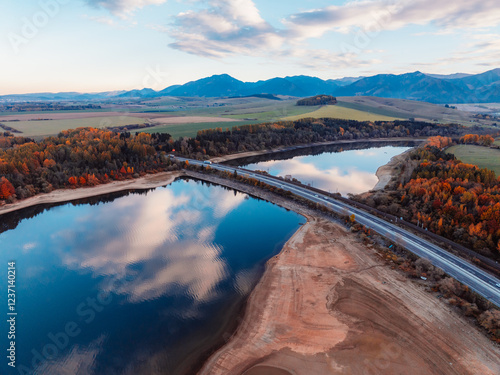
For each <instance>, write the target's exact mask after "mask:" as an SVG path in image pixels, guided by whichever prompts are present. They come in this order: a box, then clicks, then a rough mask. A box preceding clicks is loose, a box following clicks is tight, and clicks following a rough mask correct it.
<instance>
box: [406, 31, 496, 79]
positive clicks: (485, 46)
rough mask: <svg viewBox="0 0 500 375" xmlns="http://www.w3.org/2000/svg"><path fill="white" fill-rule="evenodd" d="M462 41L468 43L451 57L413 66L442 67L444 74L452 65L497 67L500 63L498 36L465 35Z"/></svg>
mask: <svg viewBox="0 0 500 375" xmlns="http://www.w3.org/2000/svg"><path fill="white" fill-rule="evenodd" d="M464 40H468V42H467V43H464V44H463V45H462V47H461V48H460V49H459V50H457V51H455V52H454V53H452V54H451V56H449V57H444V58H440V59H438V60H437V61H432V62H426V63H417V64H415V65H418V66H426V67H432V68H439V67H444V68H445V69H443V72H446V71H447V69H448V68H449V66H450V65H452V64H464V63H468V64H475V65H477V66H480V67H488V68H493V67H498V61H500V34H473V35H466V36H465V37H464Z"/></svg>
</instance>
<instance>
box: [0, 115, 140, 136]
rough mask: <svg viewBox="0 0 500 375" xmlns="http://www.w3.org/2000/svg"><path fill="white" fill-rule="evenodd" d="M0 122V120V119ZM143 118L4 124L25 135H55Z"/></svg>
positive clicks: (95, 118) (122, 117)
mask: <svg viewBox="0 0 500 375" xmlns="http://www.w3.org/2000/svg"><path fill="white" fill-rule="evenodd" d="M0 122H1V121H0ZM144 122H145V120H144V119H143V118H139V117H127V116H112V117H90V118H78V119H68V120H47V121H10V122H5V125H7V126H10V127H11V128H14V129H17V130H19V131H22V132H23V133H22V134H18V135H23V136H26V137H40V136H48V135H55V134H57V133H59V132H60V131H61V130H67V129H75V128H80V127H87V126H89V127H94V128H106V127H109V126H124V125H132V124H144Z"/></svg>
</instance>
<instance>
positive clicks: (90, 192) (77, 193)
mask: <svg viewBox="0 0 500 375" xmlns="http://www.w3.org/2000/svg"><path fill="white" fill-rule="evenodd" d="M183 175H184V173H183V172H179V171H175V172H160V173H156V174H148V175H146V176H144V177H139V178H136V179H133V180H125V181H113V182H110V183H108V184H102V185H97V186H90V187H80V188H76V189H57V190H54V191H51V192H50V193H43V194H38V195H35V196H33V197H30V198H26V199H22V200H19V201H16V202H14V203H10V204H6V205H4V206H1V207H0V215H3V214H6V213H9V212H13V211H17V210H22V209H23V208H27V207H31V206H36V205H39V204H47V203H61V202H70V201H73V200H77V199H83V198H90V197H95V196H97V195H103V194H109V193H115V192H119V191H124V190H135V189H152V188H156V187H160V186H164V185H168V184H170V183H172V182H173V181H174V180H175V179H176V178H177V177H181V176H183Z"/></svg>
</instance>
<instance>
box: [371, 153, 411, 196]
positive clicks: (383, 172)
mask: <svg viewBox="0 0 500 375" xmlns="http://www.w3.org/2000/svg"><path fill="white" fill-rule="evenodd" d="M412 150H413V148H411V149H409V150H407V151H405V152H403V153H402V154H399V155H395V156H393V157H392V158H391V160H389V162H388V163H387V164H385V165H382V166H380V167H378V169H377V172H375V175H376V176H377V178H378V182H377V184H376V185H375V186H374V187H373V189H371V191H379V190H384V189H385V187H386V186H387V184H388V183H389V182H391V180H392V178H393V177H394V176H396V170H397V168H398V166H399V164H400V163H401V162H402V161H404V160H405V159H406V156H407V155H408V153H410V152H411V151H412ZM362 194H363V193H362Z"/></svg>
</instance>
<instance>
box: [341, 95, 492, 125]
mask: <svg viewBox="0 0 500 375" xmlns="http://www.w3.org/2000/svg"><path fill="white" fill-rule="evenodd" d="M337 100H338V104H337V105H338V106H343V107H347V108H352V109H357V110H360V111H368V112H372V113H377V114H381V115H385V116H390V117H398V118H403V119H409V118H415V119H417V120H423V121H430V122H439V123H444V124H449V123H457V124H461V125H464V126H472V125H483V126H490V125H491V124H492V123H493V121H489V120H478V119H475V118H474V117H473V113H470V112H466V111H462V110H460V108H461V107H459V109H453V108H446V107H444V106H443V105H438V104H431V103H426V102H420V101H416V100H405V99H392V98H378V97H371V96H349V97H338V98H337Z"/></svg>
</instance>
